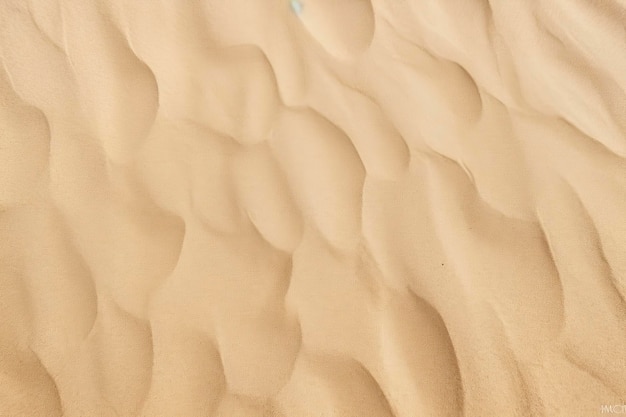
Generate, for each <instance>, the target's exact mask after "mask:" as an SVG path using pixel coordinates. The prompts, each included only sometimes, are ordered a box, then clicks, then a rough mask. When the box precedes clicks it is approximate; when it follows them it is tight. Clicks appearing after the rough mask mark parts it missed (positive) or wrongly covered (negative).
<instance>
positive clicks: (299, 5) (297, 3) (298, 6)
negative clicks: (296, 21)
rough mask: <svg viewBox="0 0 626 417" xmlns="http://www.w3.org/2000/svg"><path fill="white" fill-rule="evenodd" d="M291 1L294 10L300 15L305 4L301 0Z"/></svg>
mask: <svg viewBox="0 0 626 417" xmlns="http://www.w3.org/2000/svg"><path fill="white" fill-rule="evenodd" d="M289 3H290V5H291V10H293V12H294V13H295V14H297V15H298V16H299V15H300V14H301V13H302V10H303V9H304V6H303V5H302V3H301V2H300V0H290V1H289Z"/></svg>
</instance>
